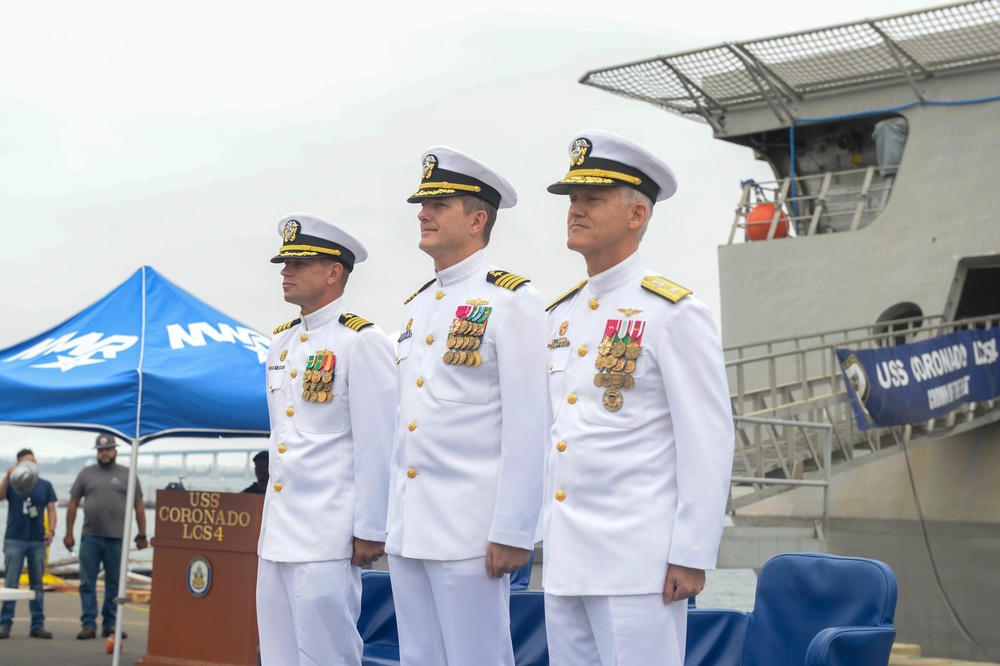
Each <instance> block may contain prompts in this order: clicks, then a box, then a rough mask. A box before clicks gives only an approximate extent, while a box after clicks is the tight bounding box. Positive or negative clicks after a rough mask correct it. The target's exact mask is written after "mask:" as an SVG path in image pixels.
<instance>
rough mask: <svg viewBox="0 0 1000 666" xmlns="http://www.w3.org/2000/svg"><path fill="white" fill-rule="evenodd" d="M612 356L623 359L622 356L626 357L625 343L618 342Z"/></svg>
mask: <svg viewBox="0 0 1000 666" xmlns="http://www.w3.org/2000/svg"><path fill="white" fill-rule="evenodd" d="M611 355H612V356H614V357H615V358H621V357H622V356H624V355H625V343H624V342H616V343H615V344H614V345H613V346H612V347H611Z"/></svg>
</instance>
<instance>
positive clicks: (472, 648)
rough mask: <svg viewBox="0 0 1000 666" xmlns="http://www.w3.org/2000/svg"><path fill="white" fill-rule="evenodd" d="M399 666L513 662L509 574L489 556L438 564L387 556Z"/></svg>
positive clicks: (479, 665) (486, 665) (496, 665)
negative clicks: (493, 569) (492, 573)
mask: <svg viewBox="0 0 1000 666" xmlns="http://www.w3.org/2000/svg"><path fill="white" fill-rule="evenodd" d="M389 578H390V580H391V581H392V598H393V603H394V604H395V606H396V626H397V628H398V629H399V657H400V659H399V662H400V666H473V665H474V666H514V648H513V647H512V645H511V642H510V576H509V575H507V576H504V577H503V578H490V577H489V576H488V575H486V558H485V557H477V558H474V559H471V560H457V561H451V562H440V561H437V560H415V559H411V558H408V557H399V556H396V555H390V556H389Z"/></svg>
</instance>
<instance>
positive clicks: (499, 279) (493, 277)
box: [486, 271, 531, 291]
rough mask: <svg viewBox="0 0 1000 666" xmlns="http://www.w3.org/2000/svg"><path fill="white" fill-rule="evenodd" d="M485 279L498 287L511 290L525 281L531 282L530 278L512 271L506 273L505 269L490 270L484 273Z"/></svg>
mask: <svg viewBox="0 0 1000 666" xmlns="http://www.w3.org/2000/svg"><path fill="white" fill-rule="evenodd" d="M486 281H487V282H492V283H493V284H495V285H496V286H498V287H503V288H504V289H510V290H511V291H514V290H515V289H517V288H518V287H520V286H521V285H523V284H525V283H527V282H531V280H529V279H528V278H526V277H521V276H520V275H514V274H513V273H508V272H507V271H490V272H489V273H487V274H486Z"/></svg>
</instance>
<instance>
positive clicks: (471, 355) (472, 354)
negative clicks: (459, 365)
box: [465, 352, 476, 368]
mask: <svg viewBox="0 0 1000 666" xmlns="http://www.w3.org/2000/svg"><path fill="white" fill-rule="evenodd" d="M475 363H476V355H475V352H470V353H469V355H468V356H467V357H466V358H465V365H467V366H469V367H470V368H471V367H472V366H473V365H475Z"/></svg>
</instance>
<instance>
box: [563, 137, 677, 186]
mask: <svg viewBox="0 0 1000 666" xmlns="http://www.w3.org/2000/svg"><path fill="white" fill-rule="evenodd" d="M569 156H570V161H569V172H568V173H567V174H566V175H565V176H564V177H563V179H562V180H560V181H559V182H557V183H553V184H552V185H549V187H548V191H549V192H552V193H553V194H569V190H570V188H571V187H574V186H577V185H587V186H596V187H618V186H621V185H627V186H629V187H633V188H635V189H637V190H639V191H640V192H642V193H643V194H645V195H646V196H648V197H649V198H650V199H651V200H652V201H653V202H654V203H656V202H657V201H663V200H664V199H669V198H670V197H672V196H673V195H674V192H676V191H677V177H676V176H674V172H673V170H671V168H670V167H668V166H667V165H666V163H664V162H663V160H661V159H660V158H658V157H656V156H655V155H653V154H652V153H651V152H649V151H648V150H646V149H645V148H643V147H642V146H640V145H638V144H636V143H633V142H632V141H629V140H628V139H626V138H625V137H623V136H619V135H618V134H615V133H614V132H608V131H606V130H599V129H588V130H583V131H582V132H578V133H577V135H576V136H574V137H573V139H572V141H570V142H569Z"/></svg>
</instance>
